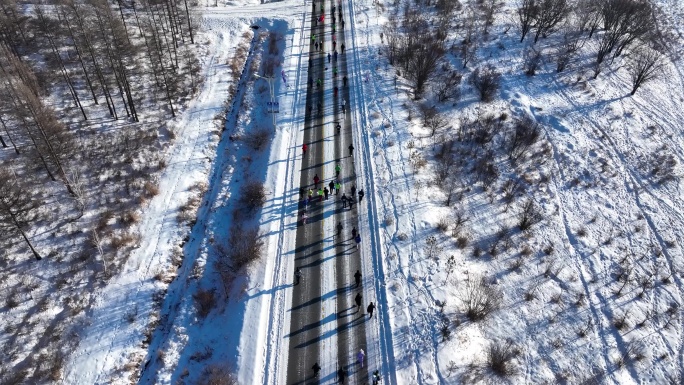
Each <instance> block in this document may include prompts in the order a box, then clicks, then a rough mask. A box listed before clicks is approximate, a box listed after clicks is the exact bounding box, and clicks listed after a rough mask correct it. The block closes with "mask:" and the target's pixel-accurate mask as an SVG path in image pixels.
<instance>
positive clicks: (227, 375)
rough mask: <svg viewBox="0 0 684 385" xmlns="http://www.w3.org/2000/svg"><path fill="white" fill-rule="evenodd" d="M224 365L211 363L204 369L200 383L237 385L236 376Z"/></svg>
mask: <svg viewBox="0 0 684 385" xmlns="http://www.w3.org/2000/svg"><path fill="white" fill-rule="evenodd" d="M225 366H226V365H220V364H213V365H210V366H208V367H206V368H205V369H204V372H202V377H201V379H200V381H199V384H200V385H238V381H237V378H236V377H235V374H233V373H232V372H231V371H230V370H229V369H228V368H226V367H225Z"/></svg>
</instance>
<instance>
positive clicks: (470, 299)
mask: <svg viewBox="0 0 684 385" xmlns="http://www.w3.org/2000/svg"><path fill="white" fill-rule="evenodd" d="M459 298H460V300H461V302H462V303H463V307H464V310H463V311H464V313H465V315H466V316H467V317H468V319H469V320H471V321H473V322H476V321H481V320H483V319H485V318H487V316H489V315H490V314H491V313H493V312H495V311H496V310H498V309H499V308H500V307H501V302H502V301H503V294H502V293H501V291H500V290H499V289H498V288H496V287H494V286H492V285H490V284H488V283H487V282H486V281H485V279H484V277H477V276H473V277H470V279H469V280H468V281H466V282H465V287H463V289H462V290H461V292H460V294H459Z"/></svg>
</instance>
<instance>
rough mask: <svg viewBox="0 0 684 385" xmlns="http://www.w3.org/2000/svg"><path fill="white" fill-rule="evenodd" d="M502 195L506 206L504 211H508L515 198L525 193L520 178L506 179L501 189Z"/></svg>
mask: <svg viewBox="0 0 684 385" xmlns="http://www.w3.org/2000/svg"><path fill="white" fill-rule="evenodd" d="M501 191H502V193H503V201H504V203H505V204H506V206H505V207H504V211H508V208H509V207H510V206H511V204H512V203H513V201H514V200H515V198H516V197H518V196H520V195H522V194H523V193H524V192H525V187H524V186H523V184H522V182H521V181H520V178H512V179H507V180H506V181H505V182H504V184H503V186H502V187H501Z"/></svg>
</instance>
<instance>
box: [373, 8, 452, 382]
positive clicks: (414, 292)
mask: <svg viewBox="0 0 684 385" xmlns="http://www.w3.org/2000/svg"><path fill="white" fill-rule="evenodd" d="M362 13H363V15H364V16H365V18H366V25H368V26H369V25H370V18H369V16H368V13H367V12H365V11H362ZM369 34H370V32H369V29H366V33H365V35H366V47H367V48H366V51H365V52H366V60H365V61H364V63H367V64H370V63H372V62H373V60H374V59H372V57H371V55H372V53H371V52H370V51H369V48H368V47H370V46H371V42H370V36H369ZM378 57H380V55H378ZM377 66H378V63H376V69H377ZM367 71H369V72H370V69H367ZM374 78H378V79H380V80H383V79H382V75H380V74H378V73H377V72H376V75H375V76H374ZM385 83H386V82H385ZM369 87H370V88H371V91H372V92H370V93H369V94H368V96H367V99H369V100H370V104H372V105H373V106H374V107H375V109H376V110H377V111H378V112H379V113H380V114H381V115H382V117H383V121H382V123H381V124H380V130H381V131H382V133H383V137H382V145H376V146H375V148H376V153H380V154H382V157H383V159H384V162H385V167H384V170H385V172H387V173H388V175H389V180H388V181H386V182H385V184H384V185H383V186H382V189H383V190H384V191H385V193H386V194H384V195H381V199H380V200H381V201H382V202H383V206H384V207H385V209H386V210H385V211H386V212H392V215H393V217H394V225H393V227H392V230H388V226H387V225H385V234H386V237H387V246H386V255H391V254H392V249H393V250H394V254H395V255H397V258H398V259H397V262H398V266H397V271H398V272H399V274H400V275H401V276H402V277H403V280H404V282H406V285H402V289H403V297H404V302H406V301H410V299H411V298H417V297H420V298H422V300H424V301H425V302H426V303H427V304H434V303H435V298H434V297H433V296H432V294H431V293H430V291H429V290H427V288H426V287H424V286H423V287H420V286H418V284H417V283H415V282H413V280H411V279H409V276H408V274H407V273H406V271H405V270H404V268H403V266H402V264H401V259H400V257H399V256H400V253H399V248H398V246H397V245H396V244H395V243H394V242H392V240H394V239H397V238H396V237H397V235H398V233H399V217H400V215H399V210H398V208H397V204H396V197H395V194H394V190H393V189H390V188H389V187H388V186H389V185H393V184H394V182H395V180H397V177H396V176H395V173H394V171H393V167H392V166H393V165H395V164H398V165H399V166H400V168H401V170H400V171H401V172H400V174H399V180H403V182H404V188H405V191H406V192H408V193H409V194H411V193H414V189H413V188H411V187H412V186H411V184H410V183H409V177H410V176H411V174H410V173H409V172H407V170H406V164H407V163H408V162H407V159H406V158H404V154H403V152H402V151H396V155H397V156H398V160H397V161H394V162H393V161H392V159H390V157H389V155H388V152H387V151H385V149H386V148H389V146H388V143H389V142H388V140H387V139H388V137H390V136H391V135H392V133H393V132H394V130H396V127H398V124H397V122H396V120H395V118H394V109H393V102H391V101H387V103H383V101H384V100H380V102H378V100H377V96H376V95H378V94H382V92H378V85H377V83H376V82H372V85H370V86H369ZM384 105H388V109H389V112H386V111H385V109H384V108H383V107H382V106H384ZM385 122H387V123H388V124H389V125H390V127H392V128H393V130H392V131H393V132H388V129H387V127H386V126H385ZM387 195H389V203H388V202H387V201H386V199H385V197H386V196H387ZM409 200H410V199H409ZM413 201H417V196H416V197H415V198H414V200H413ZM408 215H409V217H410V220H409V223H410V224H411V225H410V227H411V237H410V239H417V235H418V234H417V233H418V231H417V228H416V220H415V213H414V212H413V211H412V210H408ZM411 247H412V249H413V251H412V252H411V253H409V261H408V262H409V263H408V265H409V266H410V265H414V264H417V263H418V264H421V265H423V264H424V261H425V259H422V260H416V259H414V258H413V256H414V255H417V248H418V247H417V246H416V245H415V244H413V245H412V246H411ZM426 308H427V309H433V308H432V306H427V307H426ZM407 309H408V310H407V312H406V314H407V315H408V317H409V319H408V324H409V325H410V326H409V330H410V331H411V334H412V340H411V341H410V345H411V346H410V349H411V351H412V357H411V358H412V362H413V364H414V366H415V368H416V372H417V374H418V377H417V380H418V384H423V383H424V381H426V378H425V377H426V374H425V373H424V370H423V368H422V366H421V365H420V362H419V361H418V358H420V357H421V356H422V355H423V354H422V352H423V350H429V351H430V353H431V354H430V359H431V364H432V366H433V367H434V369H435V373H436V375H437V377H438V379H439V380H440V382H444V377H443V376H442V374H441V371H440V368H439V364H438V359H437V353H438V346H437V345H438V340H437V339H436V338H435V336H437V334H438V331H437V329H436V325H437V324H438V322H439V321H440V319H439V316H438V315H437V312H436V310H434V311H432V312H419V314H414V313H413V312H412V310H411V309H413V307H411V306H407ZM419 341H432V345H431V346H429V345H427V344H421V343H420V342H419Z"/></svg>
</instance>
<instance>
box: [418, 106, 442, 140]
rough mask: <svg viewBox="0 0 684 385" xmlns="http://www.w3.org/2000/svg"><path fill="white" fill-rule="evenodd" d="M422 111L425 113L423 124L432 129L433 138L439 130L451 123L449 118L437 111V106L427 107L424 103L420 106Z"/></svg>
mask: <svg viewBox="0 0 684 385" xmlns="http://www.w3.org/2000/svg"><path fill="white" fill-rule="evenodd" d="M420 112H421V114H422V115H423V125H424V126H425V127H427V128H429V129H430V137H432V138H434V137H435V134H437V132H439V131H440V130H441V129H443V128H445V127H446V126H448V125H449V120H448V119H447V118H446V116H444V115H443V114H442V113H440V112H439V111H437V108H435V106H432V107H427V106H425V105H423V106H421V108H420Z"/></svg>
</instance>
